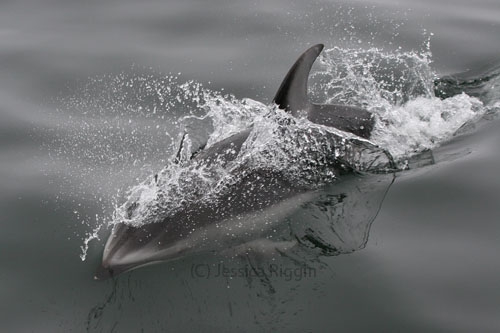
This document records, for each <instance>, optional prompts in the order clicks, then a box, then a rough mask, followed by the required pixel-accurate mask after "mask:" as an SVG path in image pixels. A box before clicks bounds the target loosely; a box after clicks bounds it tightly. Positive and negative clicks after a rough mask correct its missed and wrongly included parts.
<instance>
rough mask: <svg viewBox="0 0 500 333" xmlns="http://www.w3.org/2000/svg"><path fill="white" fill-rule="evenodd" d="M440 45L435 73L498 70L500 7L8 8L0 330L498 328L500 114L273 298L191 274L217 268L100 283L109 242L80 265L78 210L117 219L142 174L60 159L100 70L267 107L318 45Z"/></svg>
mask: <svg viewBox="0 0 500 333" xmlns="http://www.w3.org/2000/svg"><path fill="white" fill-rule="evenodd" d="M431 34H433V35H432V36H431ZM429 36H431V51H432V54H433V56H432V59H433V65H432V66H433V68H434V69H435V70H436V72H437V73H439V74H440V75H447V74H453V73H461V72H467V73H468V74H466V75H469V76H474V75H479V74H478V73H482V72H484V71H486V72H487V71H488V70H490V69H492V68H496V67H497V66H498V65H499V63H500V2H498V0H480V1H463V0H455V1H450V0H434V1H427V0H425V1H417V2H416V1H409V0H405V1H392V0H376V1H350V2H340V1H311V2H301V1H285V0H283V1H255V2H252V3H249V2H246V1H210V2H208V1H167V2H161V1H157V2H155V1H142V2H133V1H111V0H107V1H88V2H78V1H72V2H71V1H49V0H42V1H15V2H14V1H4V2H2V4H0V213H1V214H0V226H1V230H2V231H1V233H0V331H2V332H31V331H33V332H58V331H60V332H63V331H64V332H65V331H76V332H81V331H86V330H88V331H97V332H99V331H102V332H108V331H113V330H114V331H116V332H126V331H130V332H137V331H140V330H141V329H143V330H144V331H145V332H153V331H159V330H170V331H178V330H180V329H182V330H183V331H196V330H198V329H201V328H207V327H208V328H213V329H219V330H222V331H233V330H236V329H238V330H242V331H249V332H253V331H270V330H272V329H278V330H280V331H296V332H304V331H311V332H318V331H353V330H370V331H377V330H384V331H390V330H400V331H402V330H404V331H424V330H425V331H478V332H479V331H480V332H486V331H499V330H500V260H499V259H498V255H499V253H500V222H499V217H500V205H499V202H500V195H499V193H500V177H499V176H498V170H499V169H500V168H499V166H500V149H499V145H498V143H499V142H500V134H499V133H500V124H499V123H498V121H495V120H491V121H489V122H487V123H485V124H483V125H482V126H479V127H478V128H477V129H476V130H475V131H474V132H473V133H472V134H471V135H468V136H465V137H461V138H458V139H456V140H454V141H452V142H451V143H449V144H447V145H446V146H444V147H442V148H441V149H440V150H438V151H437V152H436V159H437V161H438V163H437V164H436V165H434V166H429V167H424V168H422V169H419V170H417V171H415V172H412V173H406V174H402V175H400V176H399V177H398V178H397V179H396V181H395V183H394V184H393V186H392V187H391V189H390V191H389V193H388V195H387V197H386V199H385V201H384V203H383V206H382V209H381V211H380V213H379V215H378V217H377V219H376V220H375V222H374V224H373V226H372V229H371V233H370V239H369V242H368V244H367V246H366V248H365V249H363V250H361V251H358V252H355V253H353V254H351V255H343V256H338V257H330V258H324V259H322V261H323V262H324V265H323V266H322V267H323V268H322V269H321V270H318V272H317V275H316V277H314V278H307V279H306V278H304V279H301V280H300V281H293V280H292V281H287V279H278V280H277V281H274V284H273V290H272V292H270V291H269V288H268V286H267V287H266V285H265V284H261V283H259V281H248V280H246V279H243V278H236V279H233V280H231V281H229V280H228V279H223V278H213V279H203V278H197V277H192V275H191V268H192V265H193V264H198V263H206V262H211V261H213V260H214V259H213V258H210V257H199V258H195V259H189V260H188V259H185V260H181V261H178V262H175V263H172V264H167V265H157V266H151V267H148V268H144V269H141V270H138V271H136V272H133V273H131V274H129V275H126V276H123V277H121V278H120V279H118V280H117V281H115V282H113V281H108V282H95V281H93V280H92V276H93V272H94V269H95V267H96V265H97V263H98V261H99V259H100V255H101V253H100V251H101V249H102V246H103V242H102V241H100V242H99V241H94V242H93V243H91V247H90V250H89V254H88V258H87V260H86V261H84V262H82V261H81V260H80V258H79V255H80V254H81V249H80V246H81V245H82V243H83V241H82V239H83V238H84V236H85V233H86V232H88V231H89V226H88V225H87V224H86V223H83V224H82V223H81V222H82V221H84V220H85V219H84V218H82V215H83V216H94V215H95V214H106V213H108V214H110V213H111V212H110V211H109V210H108V208H103V206H104V207H109V206H111V201H112V198H113V194H114V193H115V191H116V188H117V187H118V186H119V187H120V188H122V189H124V188H126V187H127V186H131V185H133V184H135V183H137V179H140V176H141V175H143V172H144V170H142V169H141V168H140V167H137V166H134V167H132V166H128V165H127V160H123V161H122V162H123V163H121V164H118V165H113V166H110V165H107V164H106V163H103V164H100V165H99V164H96V162H95V161H86V160H85V159H79V158H77V156H78V154H77V153H76V154H68V155H69V156H73V157H74V160H73V161H70V163H69V164H68V163H59V164H58V163H55V162H54V159H53V156H49V152H50V151H51V150H50V145H51V144H53V142H55V141H54V139H53V137H52V136H54V135H60V133H58V131H59V130H65V131H68V132H71V130H72V129H71V128H63V129H61V128H60V127H58V119H57V116H54V112H52V111H53V110H52V108H56V107H57V104H58V102H57V101H59V100H60V98H65V96H70V95H75V94H76V95H78V91H79V90H78V87H79V86H80V84H81V82H85V81H86V80H88V78H89V77H95V76H96V75H100V74H110V75H111V74H113V73H118V72H123V71H124V72H126V73H130V72H133V71H135V70H136V69H131V68H140V69H141V68H150V69H149V70H150V71H153V72H155V73H181V74H180V76H179V77H180V79H181V80H190V79H193V80H196V81H199V82H202V83H203V84H205V85H209V86H210V87H211V88H213V89H217V90H219V89H224V90H225V91H228V92H230V93H233V94H235V95H236V96H237V97H240V98H242V97H250V98H253V99H257V100H261V101H264V102H270V100H271V98H272V96H273V95H274V93H275V90H276V88H277V87H278V85H279V83H280V82H281V79H282V77H283V76H284V73H286V71H287V70H288V68H289V66H290V65H291V63H292V62H293V60H294V59H295V58H296V56H297V55H298V54H299V53H300V52H301V51H302V50H304V49H305V48H306V47H307V46H309V45H311V44H313V43H317V42H323V43H325V44H326V45H327V47H333V46H336V45H339V46H343V47H353V46H355V47H360V48H370V47H379V48H381V49H385V50H388V51H393V50H398V49H399V48H401V49H403V50H411V49H418V50H419V49H422V48H423V45H425V43H426V41H427V38H428V37H429ZM139 71H140V70H139ZM209 82H210V83H209ZM61 96H62V97H61ZM497 96H498V95H497ZM89 117H90V116H89ZM172 119H174V117H173V116H172ZM168 121H169V118H168V117H167V119H166V120H165V123H164V124H162V126H166V127H167V128H168V126H169V125H168ZM47 133H52V134H47ZM54 133H56V134H54ZM51 135H52V136H51ZM161 140H165V138H164V137H162V138H161ZM155 144H156V145H157V147H159V148H158V149H156V150H151V151H148V153H149V155H148V156H147V157H146V158H145V159H144V160H143V162H144V164H148V165H149V166H150V169H157V168H158V167H161V165H162V163H163V162H164V160H165V159H166V158H168V156H169V155H170V154H171V151H168V150H167V149H166V151H165V152H164V155H162V154H161V153H159V152H161V147H162V145H163V142H161V141H159V142H155ZM118 146H119V145H117V147H116V149H117V150H118V149H121V148H123V147H121V148H120V147H118ZM165 146H166V147H167V145H166V143H165ZM48 147H49V148H48ZM168 147H170V146H168ZM91 148H92V147H91ZM101 148H102V147H101ZM127 148H128V149H129V150H131V151H135V150H141V149H142V148H141V146H137V147H133V146H129V147H127ZM109 149H111V150H113V149H115V148H114V147H111V148H109ZM450 156H453V158H452V157H450ZM66 162H67V161H66ZM146 162H147V163H146ZM89 164H90V165H92V168H89ZM79 170H82V171H81V172H79ZM88 170H92V171H94V172H93V173H88ZM84 171H85V172H84ZM72 179H77V180H78V181H74V180H73V181H72ZM96 198H99V199H100V200H101V201H99V200H98V199H96ZM75 211H77V212H79V213H78V215H76V214H75V213H74V212H75ZM103 211H104V212H103Z"/></svg>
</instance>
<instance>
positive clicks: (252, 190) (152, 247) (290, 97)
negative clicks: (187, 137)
mask: <svg viewBox="0 0 500 333" xmlns="http://www.w3.org/2000/svg"><path fill="white" fill-rule="evenodd" d="M322 50H323V45H322V44H317V45H314V46H312V47H311V48H309V49H308V50H307V51H305V52H304V53H303V54H302V55H301V56H300V57H299V59H298V60H297V61H296V62H295V64H294V65H293V66H292V68H291V69H290V70H289V72H288V74H287V75H286V77H285V79H284V80H283V82H282V84H281V86H280V88H279V89H278V92H277V93H276V96H275V98H274V103H276V104H277V105H278V106H279V107H280V108H281V109H284V110H286V111H287V112H290V113H291V114H292V115H293V116H296V117H305V118H307V119H308V120H310V121H311V122H313V123H316V124H320V125H325V126H328V127H334V128H337V129H339V130H341V131H345V132H350V133H352V134H354V135H355V136H358V137H361V138H363V139H359V140H358V143H359V145H360V146H363V145H365V144H366V145H370V144H369V143H366V142H368V141H366V140H364V139H368V138H369V137H370V134H371V131H372V129H373V126H374V121H375V120H374V118H373V117H372V115H371V114H370V113H369V112H368V111H365V110H363V109H360V108H357V107H351V106H345V105H316V104H312V103H310V102H309V100H308V98H307V81H308V76H309V72H310V70H311V67H312V65H313V63H314V61H315V59H316V58H317V57H318V55H319V54H320V53H321V51H322ZM250 133H251V128H250V129H247V130H245V131H242V132H240V133H238V134H235V135H232V136H230V137H229V138H226V139H224V140H222V141H220V142H218V143H215V144H213V145H211V146H210V147H208V148H205V149H201V151H199V152H198V153H197V154H195V155H193V156H192V157H191V160H189V161H187V162H186V163H200V164H203V165H211V164H212V165H213V164H220V167H222V168H223V167H225V166H226V165H227V164H228V163H230V162H231V161H233V160H234V159H235V158H236V157H237V156H238V153H239V152H240V150H241V149H242V146H243V145H244V143H245V141H246V140H247V138H248V137H249V135H250ZM181 145H182V143H181ZM363 147H364V146H363ZM334 148H335V147H334ZM332 149H333V148H332ZM331 155H332V156H333V152H332V154H331ZM382 156H383V159H384V161H383V163H385V165H387V167H391V165H392V164H391V163H392V159H391V157H390V155H388V154H386V155H384V154H382ZM329 163H330V162H329ZM331 167H332V170H334V172H335V173H336V174H342V173H345V172H350V170H351V169H350V168H349V166H346V165H345V163H343V162H342V161H338V160H335V159H332V160H331ZM233 172H238V173H239V175H240V177H238V178H237V181H236V182H235V183H233V184H231V187H230V189H229V190H228V191H225V192H224V193H223V194H221V195H220V196H219V197H218V198H217V200H214V201H213V202H206V201H204V202H197V201H194V202H188V203H186V204H185V205H184V206H183V209H182V210H179V211H176V212H175V213H170V214H167V215H166V216H160V217H159V219H157V221H159V222H155V223H147V224H143V225H140V226H135V225H131V224H127V223H124V222H120V223H117V224H115V225H114V227H113V230H112V233H111V235H110V237H109V239H108V240H107V242H106V245H105V248H104V253H103V257H102V264H101V265H100V266H99V268H98V269H97V272H96V275H95V278H96V279H106V278H109V277H113V276H116V275H118V274H120V273H122V272H125V271H129V270H131V269H134V268H137V267H140V266H144V265H147V264H151V263H156V262H163V261H168V260H173V259H177V258H181V257H184V256H186V255H190V254H195V253H199V252H203V251H210V250H220V251H223V250H225V249H227V248H231V247H234V248H236V247H238V246H241V245H242V244H245V243H252V242H253V243H257V244H258V245H259V246H261V245H263V244H266V243H267V240H265V239H264V240H263V239H262V235H263V233H264V231H265V229H266V228H267V229H268V228H269V227H270V226H273V224H274V223H276V221H279V220H280V219H283V218H284V217H286V216H287V214H289V213H290V212H291V211H293V210H294V209H296V208H297V207H298V206H300V205H301V204H303V203H305V202H308V201H310V200H312V199H313V198H314V195H315V194H314V192H311V191H310V189H308V188H306V187H304V186H302V185H300V184H299V183H295V182H293V181H291V180H290V179H289V178H287V177H284V175H283V174H282V172H280V171H276V170H272V169H269V168H255V169H248V168H244V167H243V166H242V167H241V168H240V169H237V170H235V171H234V170H233ZM133 209H134V207H133V206H132V207H130V210H131V214H132V211H133ZM159 214H161V213H159ZM283 245H284V246H285V247H286V246H287V244H283Z"/></svg>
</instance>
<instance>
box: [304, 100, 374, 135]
mask: <svg viewBox="0 0 500 333" xmlns="http://www.w3.org/2000/svg"><path fill="white" fill-rule="evenodd" d="M307 119H309V120H310V121H312V122H313V123H316V124H321V125H325V126H330V127H335V128H337V129H339V130H341V131H345V132H350V133H352V134H355V135H357V136H360V137H362V138H365V139H368V138H369V137H370V134H371V132H372V130H373V126H374V125H375V119H374V117H373V115H372V114H371V113H370V112H368V111H366V110H364V109H362V108H358V107H356V106H349V105H328V104H323V105H317V104H313V105H312V107H311V108H310V109H309V112H308V113H307Z"/></svg>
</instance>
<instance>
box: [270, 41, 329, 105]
mask: <svg viewBox="0 0 500 333" xmlns="http://www.w3.org/2000/svg"><path fill="white" fill-rule="evenodd" d="M323 47H324V46H323V44H316V45H314V46H312V47H310V48H309V49H307V51H305V52H304V53H302V55H301V56H300V57H299V59H297V61H296V62H295V64H293V66H292V68H290V70H289V71H288V74H287V75H286V76H285V79H284V80H283V82H282V83H281V86H280V88H279V89H278V92H277V93H276V96H275V97H274V100H273V101H274V102H275V103H276V104H277V105H278V106H279V107H280V108H281V109H284V110H286V111H288V112H291V113H292V114H293V115H296V114H297V112H298V111H300V110H306V109H308V108H309V106H310V105H311V104H310V103H309V100H308V99H307V78H308V77H309V72H310V71H311V67H312V65H313V63H314V61H315V60H316V58H317V57H318V55H319V54H320V53H321V51H322V50H323Z"/></svg>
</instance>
